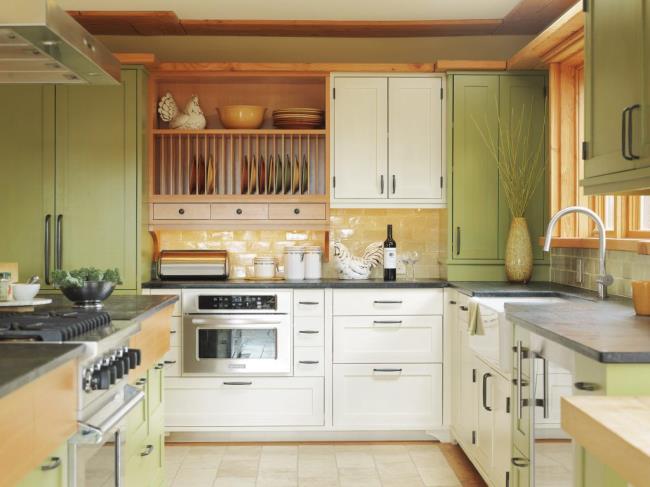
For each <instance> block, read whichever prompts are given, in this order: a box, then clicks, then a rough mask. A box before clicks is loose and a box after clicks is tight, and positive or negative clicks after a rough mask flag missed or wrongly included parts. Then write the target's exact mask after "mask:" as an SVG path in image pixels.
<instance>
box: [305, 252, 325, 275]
mask: <svg viewBox="0 0 650 487" xmlns="http://www.w3.org/2000/svg"><path fill="white" fill-rule="evenodd" d="M303 249H304V252H305V279H320V278H321V266H322V261H323V258H322V256H323V251H322V250H321V248H320V247H319V246H318V245H306V246H305V247H303Z"/></svg>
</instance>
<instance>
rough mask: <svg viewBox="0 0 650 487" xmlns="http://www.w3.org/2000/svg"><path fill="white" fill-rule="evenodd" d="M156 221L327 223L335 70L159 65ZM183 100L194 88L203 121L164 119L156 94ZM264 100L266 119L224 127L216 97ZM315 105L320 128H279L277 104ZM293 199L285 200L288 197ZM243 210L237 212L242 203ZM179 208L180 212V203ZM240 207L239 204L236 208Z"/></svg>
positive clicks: (152, 109) (153, 103)
mask: <svg viewBox="0 0 650 487" xmlns="http://www.w3.org/2000/svg"><path fill="white" fill-rule="evenodd" d="M150 83H151V85H150V99H149V117H150V119H149V129H150V130H149V131H150V148H151V150H150V166H149V201H150V203H151V208H150V210H151V211H150V227H151V229H155V228H161V227H168V226H178V227H179V228H188V226H193V227H196V226H201V225H204V226H205V227H210V228H214V227H215V226H224V225H226V226H227V225H230V224H232V223H233V222H235V225H237V226H238V227H241V226H251V225H252V226H254V227H259V226H263V225H267V226H269V227H270V226H275V227H280V226H281V225H286V224H287V223H289V224H290V226H291V227H297V226H300V225H304V226H305V227H306V226H310V227H312V228H313V226H314V225H317V226H320V227H322V228H326V225H327V223H328V221H329V186H330V185H329V178H330V175H329V139H330V138H329V120H328V112H329V110H328V108H329V98H330V97H329V77H327V76H326V75H320V76H314V75H313V73H304V74H303V73H290V74H287V73H273V72H269V73H257V74H256V75H255V76H248V77H245V78H242V77H240V76H235V75H233V76H229V75H228V74H223V73H220V74H219V75H218V76H215V75H214V73H203V72H201V73H199V72H193V73H186V74H185V75H184V76H182V77H180V78H179V77H177V76H175V75H174V74H173V73H171V74H170V73H166V72H163V71H160V72H153V73H152V75H151V79H150ZM167 92H169V93H171V94H172V96H173V97H174V99H175V100H176V101H177V103H178V104H179V106H183V104H184V102H185V101H186V100H187V99H188V98H189V97H190V96H192V95H196V96H198V99H199V103H200V105H201V107H202V108H203V111H204V113H205V116H206V119H207V128H205V129H201V130H175V129H170V128H168V126H167V124H166V123H164V122H161V121H160V120H159V119H158V114H157V105H158V100H159V99H160V97H161V96H163V95H164V94H165V93H167ZM237 103H245V104H255V105H260V106H264V107H265V108H266V116H265V119H264V122H263V124H262V128H260V129H225V128H223V126H222V124H221V121H220V120H219V117H218V116H217V112H216V110H215V107H219V106H225V105H229V104H237ZM287 107H312V108H318V109H320V110H323V112H324V113H325V120H324V124H323V126H324V128H322V129H297V130H287V129H276V128H274V127H273V120H272V113H273V110H275V109H279V108H287ZM283 205H289V206H291V207H289V206H286V207H285V206H283ZM238 210H239V212H238ZM179 212H180V213H179ZM233 212H234V213H233Z"/></svg>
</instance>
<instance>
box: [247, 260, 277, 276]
mask: <svg viewBox="0 0 650 487" xmlns="http://www.w3.org/2000/svg"><path fill="white" fill-rule="evenodd" d="M253 268H254V269H255V277H256V278H257V279H273V278H274V277H275V272H276V270H277V268H278V264H277V262H276V261H275V258H273V257H270V256H259V257H255V258H254V259H253Z"/></svg>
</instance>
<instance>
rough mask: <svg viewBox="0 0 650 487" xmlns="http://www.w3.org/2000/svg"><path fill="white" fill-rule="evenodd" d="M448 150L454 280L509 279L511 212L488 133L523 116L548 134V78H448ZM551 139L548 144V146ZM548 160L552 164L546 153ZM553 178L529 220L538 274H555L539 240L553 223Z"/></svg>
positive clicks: (542, 187) (513, 125)
mask: <svg viewBox="0 0 650 487" xmlns="http://www.w3.org/2000/svg"><path fill="white" fill-rule="evenodd" d="M448 92H449V93H450V96H449V97H448V108H447V114H448V115H447V116H448V123H447V127H448V130H447V147H448V170H447V172H448V174H450V175H451V184H449V186H448V191H449V192H450V194H448V201H450V202H451V218H449V232H448V234H449V237H448V243H449V249H450V252H449V259H448V273H449V279H450V280H452V279H453V280H505V271H504V270H503V262H504V258H505V247H506V240H507V236H508V230H509V227H510V221H511V215H510V210H509V208H508V205H507V204H506V199H505V194H504V191H503V188H502V185H501V183H500V181H499V170H498V166H497V163H496V161H495V160H494V158H493V155H492V153H491V151H490V148H489V143H488V142H487V141H486V137H497V136H498V135H499V133H500V130H509V131H514V130H517V127H518V126H519V122H520V119H521V117H522V116H523V117H525V118H524V120H523V124H522V125H523V127H524V129H525V130H527V129H528V127H529V126H530V136H531V137H532V138H533V139H534V138H535V137H536V136H537V135H538V134H540V133H541V134H545V133H546V131H545V117H546V101H547V98H546V75H544V74H539V73H524V74H516V75H514V74H507V73H478V74H477V73H471V74H468V73H459V74H452V75H450V76H449V77H448ZM545 146H546V145H545V144H544V148H545ZM540 163H541V164H546V157H545V154H544V156H543V157H542V161H541V162H540ZM546 201H547V197H546V178H545V177H542V180H541V181H540V182H539V184H538V186H537V188H536V189H535V193H534V195H533V198H532V201H531V203H530V206H529V208H528V210H527V212H526V215H525V216H526V219H527V222H528V226H529V231H530V234H531V239H532V240H533V252H534V259H535V265H536V269H535V270H536V273H535V274H534V276H533V277H534V279H538V280H539V279H545V280H546V279H548V276H547V275H546V274H547V273H544V270H545V269H547V266H548V262H547V260H546V259H545V257H544V255H543V252H542V249H541V248H540V247H539V246H538V245H536V242H535V241H536V238H537V237H539V236H541V235H543V234H544V231H545V226H546V220H547V213H546Z"/></svg>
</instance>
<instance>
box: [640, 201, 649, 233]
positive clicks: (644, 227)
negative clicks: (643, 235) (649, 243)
mask: <svg viewBox="0 0 650 487" xmlns="http://www.w3.org/2000/svg"><path fill="white" fill-rule="evenodd" d="M639 230H640V231H642V232H650V196H639Z"/></svg>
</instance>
